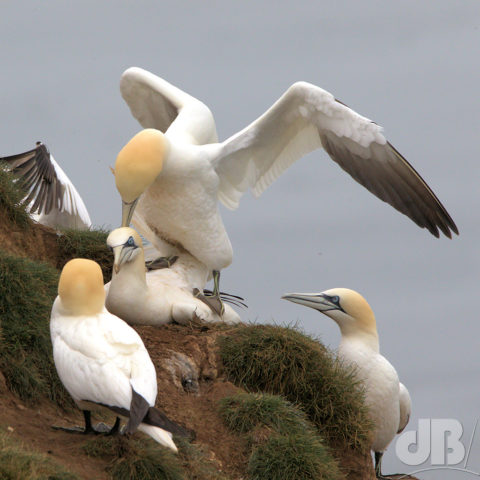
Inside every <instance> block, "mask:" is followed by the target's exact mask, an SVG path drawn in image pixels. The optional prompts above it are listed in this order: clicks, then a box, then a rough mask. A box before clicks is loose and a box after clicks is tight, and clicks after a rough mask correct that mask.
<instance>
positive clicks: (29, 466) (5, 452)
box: [0, 431, 79, 480]
mask: <svg viewBox="0 0 480 480" xmlns="http://www.w3.org/2000/svg"><path fill="white" fill-rule="evenodd" d="M0 478H1V479H2V480H79V477H77V476H76V475H74V474H72V473H70V472H67V471H65V470H64V469H63V467H61V466H60V465H57V464H56V463H55V462H53V461H52V460H51V459H49V458H48V457H47V456H46V455H42V454H39V453H37V452H33V451H31V450H30V449H27V448H26V447H25V446H24V445H22V443H21V442H19V441H18V440H15V439H14V438H13V437H12V436H11V435H10V434H8V433H6V432H2V431H0Z"/></svg>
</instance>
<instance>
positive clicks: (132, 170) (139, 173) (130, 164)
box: [114, 128, 167, 227]
mask: <svg viewBox="0 0 480 480" xmlns="http://www.w3.org/2000/svg"><path fill="white" fill-rule="evenodd" d="M166 149H167V145H166V140H165V137H164V135H163V133H162V132H160V131H159V130H155V129H154V128H147V129H145V130H142V131H141V132H139V133H137V134H136V135H135V136H134V137H133V138H132V139H131V140H130V141H129V142H128V143H127V144H126V145H125V146H124V147H123V148H122V150H120V153H119V154H118V156H117V161H116V162H115V170H114V172H115V184H116V186H117V190H118V192H119V193H120V196H121V197H122V202H123V204H124V205H127V206H131V207H129V209H128V212H127V213H128V215H127V216H125V215H124V216H123V218H122V227H127V226H128V224H129V223H130V221H128V223H125V222H126V219H127V218H128V220H130V219H131V216H132V214H133V209H134V208H135V203H136V201H137V200H138V197H140V195H141V194H142V193H143V192H144V191H145V190H146V189H147V188H148V187H149V186H150V185H151V184H152V183H153V182H154V181H155V179H156V178H157V176H158V175H159V174H160V172H161V171H162V167H163V160H164V158H165V154H166Z"/></svg>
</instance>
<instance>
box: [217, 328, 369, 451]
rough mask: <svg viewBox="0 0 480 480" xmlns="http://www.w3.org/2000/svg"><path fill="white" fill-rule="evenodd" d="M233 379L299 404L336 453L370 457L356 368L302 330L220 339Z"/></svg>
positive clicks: (252, 331) (241, 331) (255, 331)
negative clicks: (343, 451)
mask: <svg viewBox="0 0 480 480" xmlns="http://www.w3.org/2000/svg"><path fill="white" fill-rule="evenodd" d="M219 346H220V356H221V358H222V362H223V365H224V368H225V371H226V373H227V375H228V377H229V378H230V379H231V380H232V381H233V382H234V383H236V384H237V385H239V386H242V387H244V388H246V389H248V390H251V391H256V392H258V391H260V392H262V391H263V392H268V393H272V394H277V395H281V396H283V397H284V398H286V399H287V400H289V401H290V402H293V403H295V404H299V405H300V406H301V408H302V409H303V411H304V412H305V413H306V414H307V416H308V418H309V419H310V420H311V421H312V422H313V424H314V425H315V426H316V427H317V428H318V430H319V431H320V433H321V434H322V437H323V438H325V439H326V440H327V442H328V444H329V445H330V446H331V447H332V448H334V449H344V448H356V449H360V450H362V451H368V450H369V447H370V444H371V431H372V424H371V421H370V419H369V416H368V410H367V408H366V406H365V404H364V391H363V389H362V387H361V385H360V383H359V381H358V380H357V378H356V375H355V371H354V369H353V368H352V367H347V366H345V365H343V364H342V363H341V362H340V361H339V360H337V359H336V357H335V356H334V355H333V354H332V353H331V352H330V351H329V350H328V349H327V348H326V347H324V346H323V345H322V344H321V343H319V342H318V341H315V340H314V339H312V338H310V337H308V336H306V335H304V334H303V333H301V332H300V331H298V329H297V328H292V327H288V328H284V327H278V326H272V325H250V326H241V327H239V328H237V329H235V330H234V331H233V332H232V333H230V334H229V335H228V336H223V337H220V338H219Z"/></svg>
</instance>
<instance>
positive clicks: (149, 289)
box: [105, 227, 240, 325]
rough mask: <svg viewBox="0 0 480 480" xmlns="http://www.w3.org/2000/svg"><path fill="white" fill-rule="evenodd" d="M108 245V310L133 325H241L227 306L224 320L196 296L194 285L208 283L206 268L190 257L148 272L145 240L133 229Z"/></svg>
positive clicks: (120, 231) (119, 231)
mask: <svg viewBox="0 0 480 480" xmlns="http://www.w3.org/2000/svg"><path fill="white" fill-rule="evenodd" d="M107 245H108V246H109V247H110V248H111V249H112V250H113V254H114V263H113V273H112V280H111V282H110V283H108V284H107V285H105V288H106V290H107V299H106V302H105V306H106V307H107V309H108V310H109V311H110V312H111V313H113V314H114V315H117V316H118V317H120V318H122V319H123V320H125V321H126V322H127V323H130V324H140V325H163V324H165V323H170V322H172V321H176V322H177V323H182V324H185V323H187V322H189V321H191V320H194V319H199V320H201V321H204V322H220V321H223V322H226V323H238V322H240V317H239V316H238V314H237V313H236V312H235V311H234V310H233V309H232V308H231V307H230V306H228V305H226V306H225V312H224V314H223V316H222V317H220V316H219V315H218V314H217V313H215V312H214V311H213V310H212V309H211V308H210V307H208V306H207V305H206V304H205V303H204V302H203V301H201V300H200V299H199V298H196V297H195V296H194V295H193V293H192V292H193V288H194V287H193V286H194V285H203V284H205V282H206V278H205V269H204V267H203V266H202V265H200V268H198V263H199V262H198V261H197V260H195V259H194V258H193V257H191V256H190V255H188V254H186V253H185V254H183V255H181V256H180V257H179V258H178V259H177V260H176V261H175V263H174V264H173V265H172V266H171V267H170V268H162V269H160V270H150V271H149V272H147V273H146V272H145V258H144V250H143V244H142V239H141V238H140V236H139V235H138V233H137V232H136V231H135V230H133V229H132V228H128V227H124V228H117V229H116V230H113V231H112V232H110V235H109V236H108V238H107Z"/></svg>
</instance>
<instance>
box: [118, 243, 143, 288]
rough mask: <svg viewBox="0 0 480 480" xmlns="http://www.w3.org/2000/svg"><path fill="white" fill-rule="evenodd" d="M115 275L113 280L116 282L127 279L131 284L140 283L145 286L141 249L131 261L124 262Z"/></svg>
mask: <svg viewBox="0 0 480 480" xmlns="http://www.w3.org/2000/svg"><path fill="white" fill-rule="evenodd" d="M115 277H116V280H115V281H116V282H118V283H120V282H124V281H128V282H129V283H131V284H132V285H137V286H138V285H141V286H142V287H144V288H147V280H146V275H145V256H144V254H143V249H141V251H140V252H139V253H138V254H137V255H136V257H135V258H134V259H133V260H132V261H131V262H126V263H124V264H123V265H122V268H121V269H120V271H119V272H118V273H117V274H116V275H115ZM112 280H113V279H112Z"/></svg>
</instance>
